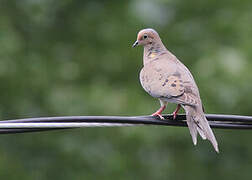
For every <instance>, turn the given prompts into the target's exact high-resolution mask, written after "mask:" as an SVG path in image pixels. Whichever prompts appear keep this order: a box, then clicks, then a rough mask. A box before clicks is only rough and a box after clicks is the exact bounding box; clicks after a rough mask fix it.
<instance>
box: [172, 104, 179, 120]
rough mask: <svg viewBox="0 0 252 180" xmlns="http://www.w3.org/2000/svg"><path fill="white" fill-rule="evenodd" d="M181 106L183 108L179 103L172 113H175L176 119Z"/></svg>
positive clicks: (174, 117)
mask: <svg viewBox="0 0 252 180" xmlns="http://www.w3.org/2000/svg"><path fill="white" fill-rule="evenodd" d="M180 108H181V105H180V104H178V106H177V108H176V109H175V111H174V112H173V113H172V115H173V120H175V119H176V117H177V114H178V112H179V110H180Z"/></svg>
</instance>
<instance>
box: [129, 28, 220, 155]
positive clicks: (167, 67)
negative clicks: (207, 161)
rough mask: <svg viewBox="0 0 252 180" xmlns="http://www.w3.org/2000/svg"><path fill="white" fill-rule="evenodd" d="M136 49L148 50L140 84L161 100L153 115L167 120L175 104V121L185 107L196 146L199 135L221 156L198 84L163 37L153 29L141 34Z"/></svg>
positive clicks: (136, 42) (144, 59)
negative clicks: (168, 109) (169, 106)
mask: <svg viewBox="0 0 252 180" xmlns="http://www.w3.org/2000/svg"><path fill="white" fill-rule="evenodd" d="M136 46H143V47H144V52H143V68H142V69H141V71H140V76H139V79H140V83H141V85H142V87H143V89H144V90H145V91H146V92H147V93H148V94H149V95H151V96H152V97H154V98H157V99H158V100H159V101H160V108H159V109H158V110H157V111H156V112H155V113H153V114H152V116H157V117H159V118H160V119H164V117H163V116H162V112H163V111H164V110H165V108H166V106H167V104H168V103H175V104H177V108H176V110H175V111H174V112H173V119H175V118H176V115H177V114H178V111H179V109H180V107H183V109H184V110H185V113H186V122H187V126H188V128H189V132H190V134H191V136H192V141H193V144H194V145H196V144H197V136H198V134H199V135H200V136H201V137H202V139H204V140H205V139H208V140H209V141H210V142H211V144H212V145H213V147H214V149H215V151H216V152H217V153H219V148H218V143H217V140H216V138H215V136H214V133H213V131H212V129H211V128H210V125H209V123H208V121H207V119H206V116H205V113H204V110H203V106H202V102H201V98H200V93H199V90H198V87H197V84H196V83H195V80H194V78H193V76H192V74H191V72H190V71H189V69H188V68H187V67H186V66H185V65H184V64H183V63H182V62H180V60H179V59H178V58H177V57H176V56H175V55H173V54H172V53H171V52H170V51H169V50H167V49H166V47H165V46H164V44H163V42H162V40H161V38H160V37H159V34H158V33H157V32H156V31H155V30H154V29H152V28H147V29H142V30H140V31H139V32H138V34H137V40H136V41H135V43H134V44H133V46H132V47H136Z"/></svg>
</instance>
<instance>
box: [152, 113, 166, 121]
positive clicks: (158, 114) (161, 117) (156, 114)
mask: <svg viewBox="0 0 252 180" xmlns="http://www.w3.org/2000/svg"><path fill="white" fill-rule="evenodd" d="M152 116H158V117H159V118H160V119H162V120H164V117H163V116H162V114H161V113H157V112H155V113H153V114H152Z"/></svg>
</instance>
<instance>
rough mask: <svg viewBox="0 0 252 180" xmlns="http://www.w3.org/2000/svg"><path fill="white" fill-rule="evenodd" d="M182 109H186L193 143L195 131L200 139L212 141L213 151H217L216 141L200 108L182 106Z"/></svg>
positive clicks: (195, 139) (195, 135) (195, 141)
mask: <svg viewBox="0 0 252 180" xmlns="http://www.w3.org/2000/svg"><path fill="white" fill-rule="evenodd" d="M184 109H185V111H186V121H187V125H188V128H189V131H190V134H191V136H192V140H193V144H194V145H196V144H197V133H199V134H200V136H201V137H202V139H204V140H205V139H208V140H209V141H210V142H211V143H212V145H213V147H214V149H215V151H216V152H219V148H218V143H217V141H216V138H215V136H214V133H213V131H212V129H211V128H210V126H209V123H208V121H207V119H206V117H205V115H204V113H203V111H202V109H200V108H199V107H192V106H184Z"/></svg>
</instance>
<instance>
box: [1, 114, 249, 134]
mask: <svg viewBox="0 0 252 180" xmlns="http://www.w3.org/2000/svg"><path fill="white" fill-rule="evenodd" d="M164 117H165V120H160V119H158V118H156V117H152V116H63V117H39V118H27V119H16V120H4V121H0V134H9V133H24V132H37V131H49V130H59V129H72V128H80V127H116V126H136V125H159V126H181V127H184V126H187V124H186V121H185V120H186V116H185V115H178V116H177V118H176V119H175V120H173V116H172V115H165V116H164ZM206 117H207V119H208V121H209V123H210V126H211V127H212V128H220V129H252V117H251V116H237V115H222V114H206Z"/></svg>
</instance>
